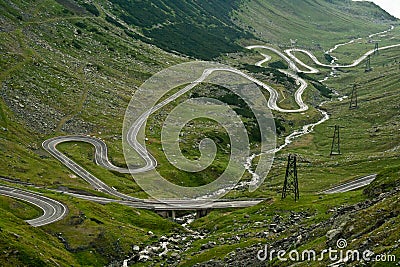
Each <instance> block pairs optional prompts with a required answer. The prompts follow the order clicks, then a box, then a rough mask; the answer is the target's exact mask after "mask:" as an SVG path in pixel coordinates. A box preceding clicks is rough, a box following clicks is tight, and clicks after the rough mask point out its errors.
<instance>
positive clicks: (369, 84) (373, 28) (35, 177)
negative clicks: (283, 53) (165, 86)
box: [0, 0, 400, 266]
mask: <svg viewBox="0 0 400 267" xmlns="http://www.w3.org/2000/svg"><path fill="white" fill-rule="evenodd" d="M108 3H110V5H108ZM0 6H1V9H0V15H1V20H2V26H1V31H0V37H1V38H0V51H1V54H2V56H1V58H0V70H1V71H0V83H1V87H0V95H1V99H0V166H1V168H0V176H3V177H7V178H8V179H11V180H15V181H22V182H29V183H32V184H34V185H36V186H38V187H41V189H38V188H34V187H27V186H23V185H16V184H14V183H10V182H6V181H3V180H1V181H0V182H1V183H4V184H7V185H13V186H18V187H21V188H25V189H30V190H34V191H39V192H40V193H43V194H45V195H46V196H48V197H51V198H54V199H57V200H59V201H61V202H63V203H65V204H66V205H68V207H69V209H70V213H69V215H68V216H67V217H66V218H65V219H64V220H62V221H59V222H57V223H54V224H52V225H49V226H45V227H40V228H33V227H31V226H29V225H28V224H27V223H26V222H24V220H27V219H31V218H34V217H37V216H38V215H40V214H41V211H40V210H38V209H36V208H35V207H33V206H31V205H30V204H27V203H24V202H21V201H18V200H13V199H10V198H6V197H0V212H1V215H2V216H0V252H1V253H0V265H1V266H54V265H61V266H104V265H108V264H112V263H113V264H116V265H117V264H118V265H121V262H122V260H123V259H125V258H127V257H130V256H132V253H133V249H132V246H133V245H139V246H140V247H141V248H143V247H144V246H145V245H150V244H153V243H154V242H158V241H159V239H158V238H159V237H160V236H162V235H166V236H169V235H170V234H172V233H185V230H184V229H183V228H182V227H180V226H179V225H178V224H176V223H173V222H171V221H169V220H165V219H163V218H161V217H160V216H158V215H156V214H155V213H154V212H152V211H147V210H136V209H133V208H128V207H125V206H122V205H118V204H109V205H100V204H96V203H93V202H88V201H83V200H79V199H77V198H73V197H70V196H67V195H63V194H59V193H53V192H51V191H49V190H48V189H57V188H59V187H67V188H69V189H70V190H71V191H75V192H80V193H86V194H93V195H99V196H105V194H102V193H99V192H97V191H95V190H93V188H91V187H90V185H89V184H87V183H86V182H84V181H83V180H82V179H80V178H79V177H76V176H75V175H74V174H72V173H71V172H70V171H69V170H68V169H66V168H65V166H63V165H62V164H61V163H60V162H58V161H57V160H55V159H53V158H52V157H50V156H49V155H48V154H47V153H46V152H45V151H44V150H43V149H42V148H41V143H42V142H43V140H45V139H47V138H49V137H52V136H55V135H65V134H91V135H94V136H98V137H101V138H102V139H103V140H105V142H106V143H107V145H108V146H109V154H110V158H111V160H112V162H113V163H114V164H115V165H117V166H124V165H125V161H124V157H123V151H122V147H121V132H122V130H121V128H122V122H123V117H124V112H125V108H126V106H127V105H128V103H129V100H130V98H131V96H132V94H133V93H134V92H135V90H136V89H137V88H138V86H140V85H141V84H142V83H143V82H144V81H145V80H146V79H147V78H148V77H150V76H151V75H152V74H154V73H156V72H158V71H160V70H162V69H163V68H166V67H168V66H170V65H174V64H178V63H181V62H185V61H187V58H186V56H192V57H196V58H200V59H210V58H213V59H216V60H217V61H220V62H223V63H226V64H229V65H231V66H234V67H237V68H238V69H241V70H243V71H244V72H246V73H248V74H250V75H252V76H254V77H256V78H257V79H259V80H261V81H263V82H265V83H267V84H270V85H271V86H272V87H273V88H275V89H276V90H277V91H278V92H279V99H278V103H279V106H280V107H282V108H289V109H290V108H296V107H297V106H296V104H295V102H294V100H293V93H294V92H295V90H297V88H298V85H296V84H295V80H294V79H292V78H291V77H287V76H286V75H284V74H282V73H281V72H279V71H278V70H277V69H280V68H287V65H286V64H285V63H284V62H283V61H282V60H281V59H280V58H279V57H278V56H277V55H271V56H272V59H271V61H270V62H269V63H266V64H265V66H266V67H256V66H254V63H255V62H257V61H259V60H261V59H262V56H261V55H259V53H258V52H260V51H261V50H260V51H247V50H245V49H243V48H242V46H241V45H240V44H254V43H266V42H267V43H270V44H271V45H272V46H274V47H276V48H278V47H279V48H280V49H281V50H282V48H285V47H288V46H289V44H290V43H289V41H290V39H298V40H297V44H296V45H297V46H300V47H304V48H307V49H311V50H312V51H313V52H314V53H315V54H316V55H317V57H318V58H320V60H321V61H322V60H323V59H324V50H326V49H328V48H331V47H332V46H333V44H336V43H340V42H345V41H348V40H350V39H351V38H355V37H366V36H368V35H369V34H371V33H374V32H378V31H381V30H386V29H387V28H389V24H393V25H396V26H398V22H396V21H393V18H391V17H389V16H388V15H387V14H386V13H384V12H382V11H380V10H378V9H376V7H375V6H373V5H372V4H370V3H359V2H348V1H339V0H332V1H323V0H312V1H302V3H301V4H299V3H297V2H296V1H290V0H281V1H275V0H273V1H258V0H246V1H219V2H215V1H214V2H210V1H208V2H207V1H195V2H190V1H178V2H176V1H119V0H112V1H110V2H107V4H106V2H105V1H97V2H96V3H93V4H92V3H89V2H85V3H84V2H83V1H70V0H59V1H53V0H45V1H31V2H29V3H28V2H26V1H20V0H13V1H8V2H4V1H3V2H1V3H0ZM369 39H371V38H364V39H363V40H360V41H357V42H354V43H353V44H350V45H347V46H343V47H340V48H338V49H337V50H335V51H334V52H333V53H332V55H333V56H335V57H338V58H339V61H338V62H340V63H349V62H352V61H353V60H354V59H356V58H357V57H359V56H360V55H361V54H363V53H365V52H366V51H368V50H370V49H373V47H374V44H373V42H374V40H369ZM379 39H381V42H380V45H381V46H383V45H391V44H396V43H399V42H400V30H399V27H396V28H395V30H393V31H392V32H390V33H387V34H386V36H384V37H379ZM155 45H156V46H158V47H161V48H163V49H164V50H162V49H160V48H157V47H156V46H155ZM166 51H177V53H175V52H174V53H170V52H166ZM398 51H399V50H398V48H396V49H389V50H385V51H381V52H380V53H379V55H378V56H373V57H372V58H371V65H372V67H373V70H372V71H371V72H368V73H365V71H364V66H363V65H362V64H361V65H360V66H358V67H355V68H352V69H346V70H344V69H343V70H338V71H337V73H336V75H337V76H338V77H336V78H332V79H329V80H328V81H327V82H324V83H322V84H321V83H319V82H318V80H319V79H322V78H323V77H324V76H325V75H326V74H328V73H329V72H330V71H331V70H330V69H328V68H326V69H321V70H322V72H321V73H320V74H316V75H302V74H300V75H301V77H303V78H304V79H306V80H307V81H308V82H309V85H310V86H309V88H308V89H307V90H306V92H305V93H304V95H303V99H304V101H305V103H307V104H308V105H309V106H310V110H308V111H307V112H304V113H303V114H282V113H278V112H274V115H275V124H276V127H277V132H278V135H279V136H278V143H279V144H281V143H283V141H284V137H285V136H286V135H287V134H289V133H291V132H293V131H295V130H298V129H299V128H301V127H302V126H303V125H305V124H309V123H312V122H316V121H318V120H319V119H320V118H321V114H320V113H319V112H318V111H317V110H316V109H315V108H314V107H315V106H317V105H319V104H320V103H321V102H322V101H324V100H327V99H328V98H331V99H332V101H329V102H327V103H326V104H325V105H324V106H323V108H324V109H326V110H327V111H328V112H329V114H330V116H331V118H330V120H329V121H328V122H326V123H323V124H320V125H318V126H316V127H315V131H314V132H313V133H311V134H308V135H305V136H302V137H301V138H299V139H297V140H295V141H294V142H293V143H292V144H290V145H289V146H288V147H287V148H285V149H284V150H282V151H281V152H279V153H277V155H276V158H275V161H274V164H273V167H272V169H271V172H270V173H269V175H268V177H267V179H266V181H265V182H264V184H263V185H262V186H261V187H260V188H259V189H258V190H256V191H255V192H252V193H250V192H248V191H247V188H242V189H239V190H235V191H232V192H231V193H229V194H228V195H227V196H226V197H227V198H234V199H236V198H237V199H240V198H266V199H270V200H269V201H265V202H263V203H261V204H259V205H257V206H255V207H251V208H247V209H240V210H238V209H226V210H214V211H212V212H211V213H210V214H209V215H208V216H206V217H204V218H201V219H199V220H196V221H195V222H194V223H193V224H192V225H191V226H190V227H191V228H192V229H193V230H195V231H200V232H205V231H206V232H207V235H206V237H205V238H204V239H199V240H196V241H194V243H193V244H192V245H190V247H188V249H187V250H185V251H181V252H180V253H179V256H180V257H181V265H182V266H192V265H193V264H195V263H197V262H202V261H208V260H210V259H215V260H223V259H224V258H225V257H228V258H229V257H232V254H231V253H232V251H235V253H236V252H238V251H239V250H238V249H240V250H245V249H246V248H248V247H251V246H256V249H261V247H262V246H263V245H264V244H265V243H273V242H281V241H282V240H284V238H289V237H291V236H293V235H296V234H298V233H299V232H301V231H306V232H307V233H310V234H309V235H304V236H302V238H301V240H300V241H299V243H298V244H297V245H296V246H297V247H299V248H304V249H305V248H312V247H314V248H317V249H321V250H322V249H324V248H325V247H326V246H327V244H328V243H329V242H330V241H329V240H328V238H327V237H326V233H327V232H328V231H329V230H332V229H333V230H336V229H338V228H340V227H341V229H342V232H341V233H342V234H343V237H344V238H346V239H347V240H348V242H349V243H350V241H351V244H349V245H350V248H358V247H361V246H362V244H363V243H365V242H370V243H368V245H370V246H371V247H372V248H373V249H374V251H375V252H376V253H383V252H390V253H393V254H395V255H399V253H400V251H399V248H398V247H397V248H394V244H395V243H396V241H397V242H398V240H399V239H400V236H399V233H400V229H399V225H400V221H399V216H398V214H399V203H398V196H399V195H398V193H390V194H388V193H387V192H388V191H391V190H395V189H396V188H398V187H399V175H400V173H399V166H400V161H399V158H400V154H399V153H400V150H399V147H400V138H399V136H400V134H399V133H400V132H399V129H400V124H399V121H400V117H399V108H400V107H399V104H398V103H400V96H399V94H398V91H399V81H398V71H399V62H400V58H399V53H398ZM262 52H263V53H264V51H262ZM227 53H229V54H227ZM177 54H184V55H185V57H183V56H178V55H177ZM296 56H298V57H299V58H300V59H301V60H303V61H304V62H306V63H307V64H312V63H311V60H310V59H309V58H308V57H307V56H306V55H304V54H303V53H296ZM329 59H330V58H327V57H326V58H325V61H329ZM353 83H357V84H359V108H358V109H355V110H349V108H348V106H349V103H348V99H345V100H343V101H338V100H337V98H336V97H335V96H334V95H333V93H332V92H333V90H334V91H337V92H338V93H339V94H340V95H349V94H350V92H351V88H352V84H353ZM264 93H265V96H266V97H267V98H268V97H269V95H268V92H264ZM201 96H207V97H214V98H216V99H219V100H221V101H223V102H225V103H227V104H229V105H230V106H231V107H232V108H233V109H234V110H235V111H236V112H237V113H238V114H240V116H241V118H242V119H243V121H244V123H245V126H246V128H247V130H248V131H249V133H250V139H251V141H252V147H251V149H252V151H253V152H257V151H258V150H257V147H256V145H257V140H258V139H259V133H258V128H257V124H255V121H254V117H253V116H252V114H251V112H250V110H249V107H248V106H247V105H246V104H245V103H244V102H243V101H242V100H241V99H239V98H238V97H237V96H236V95H234V94H230V93H229V92H227V91H224V90H223V89H222V88H216V87H212V86H207V85H203V87H199V88H196V90H194V91H192V92H190V93H188V94H187V95H185V96H183V97H182V98H180V99H178V100H177V101H176V102H175V103H172V105H171V106H168V107H166V109H165V110H163V111H160V113H158V114H155V115H154V116H152V117H151V118H150V120H149V121H148V126H154V127H153V128H152V130H150V128H147V129H146V131H147V133H148V136H149V140H148V144H147V147H148V148H149V150H150V151H151V153H152V154H153V155H154V156H155V157H156V158H157V160H158V162H159V169H158V170H159V171H160V172H161V173H162V174H163V175H164V176H166V177H167V178H168V179H169V180H170V181H172V182H174V183H176V184H182V185H186V186H195V185H202V184H206V183H209V182H210V181H212V180H213V179H215V177H217V176H218V174H220V173H221V172H222V171H223V170H224V169H225V166H226V163H227V161H228V159H229V156H228V155H229V148H228V146H227V144H228V143H229V140H228V137H227V135H226V133H225V132H224V129H222V127H219V126H218V125H217V124H216V123H215V122H213V121H210V120H203V119H198V120H193V121H192V122H191V123H190V124H188V125H186V126H185V127H184V129H183V132H184V136H183V138H182V139H183V140H184V141H185V142H183V143H182V144H180V146H181V150H182V153H183V154H184V155H185V156H186V157H188V158H190V159H195V158H197V157H198V156H199V151H198V149H197V145H198V143H199V141H200V140H201V139H203V138H205V137H209V138H211V139H213V140H214V141H215V143H216V144H217V147H218V153H217V160H216V161H215V162H214V163H213V164H212V166H210V168H208V169H206V170H205V172H203V173H199V174H192V173H185V172H180V171H177V170H176V169H175V168H173V167H172V166H171V164H170V163H169V162H168V161H167V159H166V158H165V155H164V153H163V151H162V150H160V147H161V144H160V140H159V136H160V130H161V126H162V122H163V119H164V118H165V117H166V115H167V111H168V110H170V109H172V108H173V106H174V105H177V104H178V103H180V101H184V100H186V99H188V98H190V97H201ZM335 124H338V125H341V126H344V127H345V128H343V130H342V132H341V136H342V152H343V155H340V156H335V157H330V156H329V152H330V145H331V136H332V128H330V127H329V126H330V125H335ZM58 148H59V149H60V150H61V151H62V152H63V153H65V154H66V155H68V156H69V157H70V158H71V159H72V160H74V161H75V162H77V163H78V164H79V165H81V166H83V167H84V168H85V169H87V170H88V171H90V172H91V173H93V174H94V175H96V176H97V177H99V178H100V179H101V180H103V181H104V182H106V183H107V184H109V185H110V186H113V187H115V188H116V189H117V190H118V191H120V192H123V193H126V194H130V195H132V196H136V197H141V198H146V197H147V195H146V194H145V193H144V192H143V191H141V189H140V188H139V187H138V185H137V184H136V183H135V182H134V180H133V179H132V177H131V176H130V175H124V174H119V173H115V172H111V171H108V170H105V169H102V168H100V167H98V166H96V165H95V163H94V162H93V156H94V153H93V148H92V147H91V146H90V145H87V144H81V143H73V142H72V143H65V144H62V145H60V146H59V147H58ZM288 153H297V154H299V155H300V158H301V159H300V162H299V181H300V201H299V202H297V203H295V202H294V201H293V200H292V199H291V198H288V199H286V200H281V199H280V190H281V187H282V180H283V177H284V173H285V167H286V159H287V154H288ZM255 161H257V158H256V159H255ZM372 173H377V174H378V178H377V180H376V181H374V182H373V183H372V184H371V185H370V186H368V187H367V188H366V189H365V190H364V191H363V190H362V189H360V190H356V191H354V192H348V193H344V194H335V195H322V194H319V193H320V192H321V191H322V190H324V189H326V188H328V187H330V186H334V185H337V184H340V183H342V182H345V181H349V180H352V179H354V178H357V177H360V176H363V175H369V174H372ZM249 178H250V175H249V174H246V175H245V177H243V179H249ZM382 193H386V194H388V195H387V196H386V195H385V196H386V197H385V198H384V199H379V196H380V195H381V194H382ZM359 203H361V204H359ZM363 203H364V204H363ZM365 203H369V204H368V205H367V204H365ZM349 205H350V208H348V206H349ZM351 205H355V206H357V207H358V208H354V209H353V208H352V207H353V206H351ZM340 208H344V210H345V211H343V214H344V215H343V216H339V215H337V214H336V211H338V210H340ZM346 208H348V209H349V210H350V212H349V213H348V212H347V211H346ZM338 213H340V212H338ZM293 214H301V219H300V220H298V221H297V220H296V221H295V223H293V222H291V220H294V219H293V216H294V215H293ZM276 215H279V216H280V218H281V219H280V220H281V221H283V222H284V223H283V225H285V228H284V229H282V231H279V232H276V233H275V232H274V231H272V230H270V224H273V223H275V219H274V218H275V217H276ZM332 218H333V219H332ZM360 218H361V219H360ZM331 219H332V220H333V221H332V220H331ZM336 220H337V223H334V222H335V221H336ZM341 225H342V226H341ZM313 227H314V228H313ZM149 231H152V232H153V233H154V235H152V234H148V232H149ZM264 232H269V234H268V235H265V234H264ZM221 238H223V240H221ZM296 238H297V236H296ZM370 240H372V241H370ZM208 242H216V246H214V247H212V248H207V249H202V248H201V247H202V245H204V244H207V243H208ZM259 244H261V246H259ZM229 255H231V256H229ZM255 256H256V255H250V256H249V257H252V258H253V257H254V258H255ZM399 258H400V256H399ZM166 261H167V259H163V260H162V261H161V262H162V263H164V264H167V262H166ZM161 262H160V263H161ZM143 264H144V265H146V264H148V263H143ZM157 264H159V263H157ZM281 264H282V262H278V261H275V262H273V263H272V266H280V265H281ZM307 264H308V263H305V264H303V266H306V265H307ZM352 264H353V265H354V264H356V263H352ZM314 266H317V263H315V264H314Z"/></svg>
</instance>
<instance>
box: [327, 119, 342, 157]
mask: <svg viewBox="0 0 400 267" xmlns="http://www.w3.org/2000/svg"><path fill="white" fill-rule="evenodd" d="M330 127H335V131H334V133H333V137H332V146H331V154H330V155H331V156H333V155H341V154H342V153H341V152H340V128H343V127H340V126H339V125H335V126H330Z"/></svg>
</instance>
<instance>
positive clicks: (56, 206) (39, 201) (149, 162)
mask: <svg viewBox="0 0 400 267" xmlns="http://www.w3.org/2000/svg"><path fill="white" fill-rule="evenodd" d="M394 47H400V44H397V45H391V46H386V47H381V48H379V50H385V49H390V48H394ZM247 48H248V49H256V48H258V49H267V50H270V51H272V52H274V53H276V54H277V55H279V56H280V57H281V58H282V59H284V60H285V61H286V62H287V63H288V66H289V70H280V71H281V72H282V73H284V74H286V75H288V76H291V77H293V78H294V79H295V80H296V83H297V85H298V86H299V88H298V89H297V90H296V92H295V95H294V99H295V101H296V103H297V105H298V106H299V108H298V109H282V108H280V107H279V106H278V105H277V100H278V96H279V93H278V92H277V91H276V90H275V89H273V88H272V87H270V86H268V85H267V84H265V83H263V82H261V81H259V80H258V79H256V78H254V77H251V76H250V75H248V74H246V73H244V72H242V71H240V70H237V69H233V68H212V69H206V70H204V72H203V74H202V75H201V77H199V78H198V79H197V80H196V81H193V82H192V83H191V84H189V85H187V86H186V87H184V88H183V89H181V90H180V91H178V92H177V93H175V94H173V95H171V96H170V97H168V98H167V99H165V100H163V101H162V102H160V103H158V104H157V105H156V106H154V107H152V108H150V109H149V110H148V111H147V112H145V113H144V114H142V115H141V116H140V117H139V119H137V120H136V121H135V122H134V123H133V124H132V126H131V128H130V129H129V131H128V138H127V140H128V143H129V145H130V146H131V147H132V148H133V149H135V151H137V153H138V154H139V155H140V156H141V158H142V159H143V160H144V162H145V165H144V166H143V167H138V168H130V169H127V168H121V167H117V166H115V165H113V164H112V163H111V162H110V160H109V159H108V152H107V145H106V144H105V143H104V142H103V141H101V140H99V139H96V138H93V137H89V136H60V137H54V138H51V139H48V140H46V141H44V142H43V144H42V146H43V148H44V149H45V150H46V151H48V152H49V153H50V154H51V155H52V156H53V157H55V158H56V159H57V160H59V161H60V162H61V163H62V164H64V165H65V166H66V167H67V168H69V169H70V170H71V171H73V172H74V173H76V174H77V175H78V176H80V177H81V178H83V179H84V180H85V181H86V182H88V183H89V184H90V185H92V186H93V187H94V188H95V189H97V190H99V191H102V192H104V193H107V194H108V195H110V196H113V197H116V198H118V199H110V198H102V197H95V196H86V195H80V194H73V193H69V192H64V193H65V194H69V195H71V196H74V197H77V198H81V199H85V200H89V201H94V202H98V203H103V204H105V203H110V202H117V203H120V204H123V205H127V206H130V207H135V208H145V209H152V210H168V209H171V210H177V209H208V208H229V207H248V206H253V205H256V204H258V203H260V202H261V201H263V200H249V201H231V200H218V201H211V202H210V201H206V200H184V199H181V200H163V201H157V200H145V199H138V198H134V197H131V196H128V195H125V194H122V193H120V192H118V191H117V190H115V189H113V188H112V187H110V186H108V185H107V184H105V183H104V182H102V181H101V180H100V179H98V178H97V177H95V176H94V175H92V174H91V173H89V172H88V171H87V170H85V169H84V168H83V167H81V166H80V165H78V164H77V163H75V162H74V161H73V160H71V159H70V158H68V157H67V156H66V155H64V154H63V153H61V152H60V151H59V150H57V148H56V146H57V145H58V144H60V143H63V142H86V143H90V144H92V145H93V146H94V147H95V161H96V163H97V164H98V165H100V166H102V167H104V168H106V169H109V170H112V171H116V172H120V173H142V172H146V171H149V170H152V169H154V168H155V167H156V166H157V161H156V159H155V158H154V157H153V156H152V155H151V154H150V153H149V152H148V151H147V149H146V148H145V147H144V146H143V145H141V144H140V143H139V141H138V140H137V136H138V133H139V130H140V128H141V127H142V126H143V124H144V123H145V121H146V120H147V118H148V117H149V116H150V115H151V114H152V113H154V112H155V111H157V110H159V109H161V108H162V107H164V106H165V105H167V104H168V103H170V102H172V101H174V100H175V99H177V98H178V97H179V96H181V95H183V94H185V93H186V92H188V91H190V90H191V89H193V88H194V87H195V86H197V85H198V84H199V83H201V82H203V81H204V80H205V79H206V78H207V77H208V76H209V75H211V74H212V73H213V72H215V71H225V72H232V73H235V74H238V75H240V76H242V77H244V78H246V79H248V80H250V81H252V82H253V83H255V84H257V85H259V86H260V87H262V88H264V89H266V90H267V91H268V92H269V94H270V97H269V100H268V107H269V108H270V109H272V110H275V111H279V112H284V113H295V112H303V111H306V110H308V106H307V105H306V104H305V103H304V102H303V100H302V94H303V93H304V91H305V89H306V88H307V82H306V81H305V80H304V79H302V78H300V77H299V76H298V75H297V74H296V73H300V72H303V73H318V72H319V70H318V69H316V68H314V67H311V66H309V65H307V64H305V63H304V62H302V61H301V60H300V59H298V58H297V57H296V56H295V55H294V54H293V52H295V51H298V52H302V53H304V54H306V55H307V56H309V57H310V58H311V60H312V61H313V62H314V63H315V64H316V65H318V66H320V67H324V68H351V67H355V66H357V65H358V64H360V63H361V62H362V61H363V60H365V58H367V56H368V55H371V54H373V52H374V50H370V51H368V52H366V53H365V54H364V55H363V56H361V57H360V58H358V59H357V60H355V61H354V62H353V63H352V64H349V65H338V64H335V65H333V64H323V63H321V62H320V61H319V60H318V59H317V58H316V57H315V56H314V55H313V54H312V53H311V52H309V51H307V50H303V49H287V50H285V53H286V54H287V55H285V54H284V53H282V52H281V51H279V50H277V49H276V48H273V47H269V46H264V45H254V46H248V47H247ZM262 55H263V56H264V57H265V58H264V59H263V60H261V61H259V62H257V63H256V65H257V66H260V67H261V66H262V64H264V63H265V62H266V61H268V60H270V58H271V57H270V56H269V55H266V54H262ZM296 63H297V64H299V65H300V66H302V67H303V68H306V69H307V70H306V71H303V70H300V69H299V68H298V67H297V65H296ZM375 177H376V175H370V176H366V177H363V178H361V179H357V180H355V181H352V182H350V183H348V184H344V185H341V186H337V187H335V188H332V189H329V190H326V191H324V192H325V193H327V194H328V193H336V192H346V190H347V191H348V190H353V189H355V188H359V187H361V186H364V185H366V184H368V183H370V182H371V181H372V180H373V179H375ZM0 194H1V195H5V196H9V197H13V198H17V199H21V200H23V201H27V202H29V203H32V204H33V205H36V206H38V207H40V208H41V209H42V210H43V212H44V214H43V215H42V216H41V217H39V218H36V219H33V220H28V223H30V224H31V225H33V226H41V225H46V224H49V223H52V222H55V221H57V220H60V219H62V218H63V217H64V216H65V215H66V214H67V212H68V209H67V207H66V206H65V205H63V204H62V203H60V202H58V201H55V200H52V199H49V198H47V197H44V196H41V195H39V194H36V193H32V192H29V191H24V190H20V189H17V188H12V187H6V186H0Z"/></svg>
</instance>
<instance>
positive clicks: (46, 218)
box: [0, 185, 68, 227]
mask: <svg viewBox="0 0 400 267" xmlns="http://www.w3.org/2000/svg"><path fill="white" fill-rule="evenodd" d="M0 195H3V196H7V197H11V198H15V199H19V200H22V201H25V202H28V203H30V204H32V205H34V206H37V207H39V208H40V209H41V210H42V211H43V215H42V216H40V217H38V218H35V219H32V220H27V221H26V222H27V223H29V224H30V225H32V226H35V227H38V226H43V225H47V224H51V223H53V222H56V221H59V220H61V219H63V218H64V217H65V216H67V214H68V208H67V206H65V205H64V204H62V203H60V202H58V201H56V200H54V199H51V198H48V197H45V196H42V195H39V194H37V193H33V192H30V191H25V190H21V189H18V188H14V187H9V186H3V185H0Z"/></svg>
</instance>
